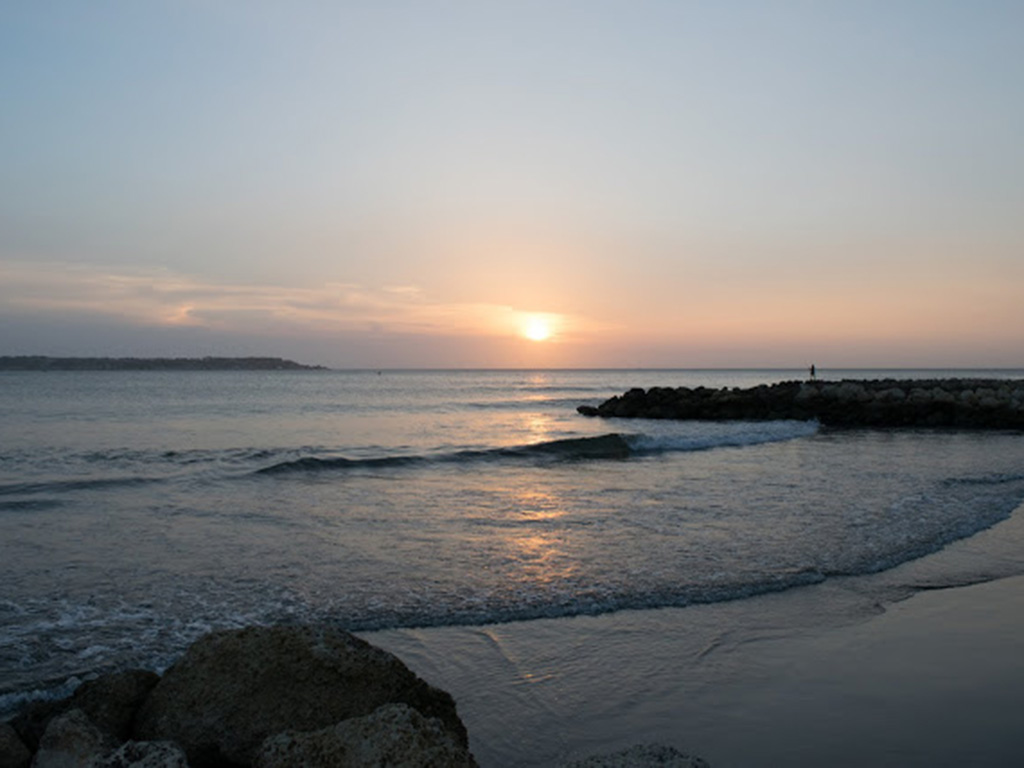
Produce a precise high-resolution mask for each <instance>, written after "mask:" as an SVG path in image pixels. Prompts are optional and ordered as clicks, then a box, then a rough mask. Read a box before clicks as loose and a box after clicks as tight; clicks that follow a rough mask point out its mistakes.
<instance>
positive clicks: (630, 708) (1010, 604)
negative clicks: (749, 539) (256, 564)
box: [364, 509, 1024, 768]
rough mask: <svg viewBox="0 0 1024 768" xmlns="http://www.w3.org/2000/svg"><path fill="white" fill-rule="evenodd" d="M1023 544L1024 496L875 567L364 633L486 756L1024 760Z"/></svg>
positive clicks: (522, 762)
mask: <svg viewBox="0 0 1024 768" xmlns="http://www.w3.org/2000/svg"><path fill="white" fill-rule="evenodd" d="M1022 541H1024V514H1022V510H1021V509H1018V511H1017V513H1016V514H1015V515H1014V517H1013V518H1011V519H1010V520H1008V521H1006V522H1004V523H1001V524H1000V525H998V526H995V527H994V528H992V529H990V530H988V531H985V532H983V533H981V534H979V535H977V536H975V537H972V539H968V540H966V541H963V542H958V543H956V544H954V545H952V546H950V547H947V548H946V549H945V550H943V551H942V552H940V553H937V554H935V555H932V556H930V557H927V558H923V559H922V560H919V561H915V562H913V563H908V564H906V565H904V566H902V567H900V568H897V569H894V570H892V571H888V572H885V573H883V574H877V575H875V576H870V577H861V578H856V579H854V578H851V579H841V578H837V579H830V580H828V581H827V582H825V583H823V584H820V585H816V586H812V587H805V588H799V589H793V590H789V591H787V592H784V593H778V594H772V595H764V596H761V597H756V598H751V599H747V600H739V601H735V602H730V603H720V604H714V605H698V606H691V607H687V608H672V609H660V610H649V611H624V612H620V613H615V614H610V615H606V616H596V617H575V618H562V619H550V620H547V619H546V620H539V621H532V622H521V623H512V624H502V625H490V626H485V627H445V628H435V629H421V630H393V631H386V632H376V633H367V634H366V635H364V636H365V637H367V638H368V639H370V640H371V641H372V642H374V643H377V644H379V645H382V646H383V647H385V648H387V649H389V650H391V651H392V652H394V653H396V654H398V655H399V656H400V657H401V658H402V659H403V660H404V661H406V663H408V664H409V665H410V666H411V667H412V668H413V669H415V670H416V671H417V672H418V673H419V674H421V675H422V676H424V677H425V678H426V679H428V680H430V681H431V682H433V683H435V684H436V685H439V686H441V687H443V688H445V689H447V690H449V691H450V692H451V693H452V694H453V695H454V696H455V699H456V701H457V702H458V706H459V712H460V714H461V715H462V718H463V720H464V721H465V722H466V725H467V726H468V728H469V732H470V735H471V747H472V749H473V751H474V753H475V754H476V756H477V758H478V759H479V760H480V763H481V765H482V766H484V768H499V766H502V767H503V766H509V767H514V766H554V765H558V764H559V763H560V762H561V761H562V760H565V759H569V758H575V757H582V756H586V755H589V754H592V753H596V752H602V751H609V750H614V749H619V748H622V747H625V746H628V745H630V744H633V743H636V742H649V741H658V742H661V743H667V744H671V745H673V746H675V747H677V748H679V749H681V750H683V751H686V752H690V753H692V754H697V755H700V756H702V757H704V758H705V759H706V760H708V761H709V762H710V763H711V765H712V767H713V768H746V767H748V766H766V765H829V766H840V767H842V766H863V765H872V766H930V767H931V768H936V767H938V768H941V767H942V766H963V765H970V766H993V767H994V766H1006V765H1013V764H1018V763H1019V761H1020V759H1021V756H1022V755H1024V730H1022V729H1021V727H1020V723H1021V717H1022V716H1024V576H1020V575H1016V574H1020V573H1022V572H1024V569H1022V566H1024V561H1022V558H1024V554H1021V553H1024V547H1021V546H1020V544H1021V542H1022ZM971 582H980V583H971ZM950 583H960V584H970V585H969V586H959V587H949V586H948V585H949V584H950ZM940 585H945V586H943V588H934V587H939V586H940ZM904 598H905V599H904Z"/></svg>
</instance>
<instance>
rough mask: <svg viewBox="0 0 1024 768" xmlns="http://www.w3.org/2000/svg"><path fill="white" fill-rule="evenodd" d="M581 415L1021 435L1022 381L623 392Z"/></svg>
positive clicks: (1023, 410)
mask: <svg viewBox="0 0 1024 768" xmlns="http://www.w3.org/2000/svg"><path fill="white" fill-rule="evenodd" d="M576 410H577V411H579V412H580V413H582V414H583V415H584V416H605V417H623V418H648V419H693V420H706V421H725V420H750V421H764V420H775V419H798V420H810V419H817V420H818V421H820V422H821V423H822V424H825V425H828V426H840V427H961V428H969V429H1024V381H1014V380H1005V379H928V380H924V379H911V380H896V379H878V380H874V381H860V380H845V381H804V382H800V381H784V382H781V383H779V384H772V385H767V384H762V385H761V386H758V387H751V388H748V389H742V388H739V387H734V388H732V389H729V388H727V387H723V388H721V389H711V388H707V387H696V388H693V389H691V388H689V387H676V388H672V387H652V388H650V389H647V390H644V389H639V388H637V389H631V390H629V391H628V392H626V393H625V394H623V395H617V396H615V397H612V398H609V399H608V400H606V401H605V402H603V403H601V404H600V405H598V406H591V405H581V406H580V407H579V408H577V409H576Z"/></svg>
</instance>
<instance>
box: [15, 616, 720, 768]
mask: <svg viewBox="0 0 1024 768" xmlns="http://www.w3.org/2000/svg"><path fill="white" fill-rule="evenodd" d="M569 765H571V766H573V767H575V766H581V767H582V766H586V767H587V768H602V767H605V766H607V767H608V768H621V767H622V766H627V765H628V766H631V767H632V768H645V767H646V766H656V765H657V766H679V767H680V768H707V764H706V763H704V762H703V761H702V760H700V759H699V758H691V757H690V756H688V755H685V754H683V753H681V752H678V751H677V750H675V749H674V748H672V747H667V746H663V745H638V746H635V747H631V748H630V749H628V750H626V751H624V752H617V753H613V754H609V755H604V756H595V757H592V758H589V759H587V760H586V761H583V762H575V763H571V764H569ZM190 766H191V767H192V768H213V767H214V766H216V767H217V768H232V767H235V768H247V767H248V766H251V767H252V768H477V762H476V760H475V759H474V758H473V755H472V754H471V753H470V751H469V737H468V734H467V732H466V727H465V725H463V723H462V720H461V719H460V718H459V716H458V714H457V712H456V710H455V702H454V700H453V699H452V697H451V696H450V695H449V694H448V693H446V692H445V691H442V690H440V689H438V688H435V687H433V686H431V685H430V684H428V683H426V682H425V681H423V680H422V679H420V678H419V677H417V676H416V674H415V673H413V672H412V671H411V670H410V669H409V668H408V667H406V666H405V664H403V663H402V662H401V661H400V660H399V659H398V658H396V657H395V656H393V655H392V654H390V653H388V652H387V651H384V650H382V649H380V648H377V647H376V646H373V645H370V644H369V643H367V642H366V641H364V640H361V639H360V638H357V637H355V636H354V635H351V634H349V633H348V632H345V631H343V630H341V629H337V628H335V627H331V626H324V625H316V626H309V625H296V626H277V627H249V628H246V629H239V630H222V631H216V632H211V633H210V634H208V635H205V636H204V637H202V638H200V639H199V640H198V641H196V642H195V643H194V644H193V645H192V646H191V647H190V648H189V649H188V650H187V651H186V652H185V654H184V655H183V656H182V657H181V659H179V660H178V661H177V662H176V663H175V664H174V665H173V666H171V667H170V668H169V669H168V670H167V671H166V672H165V674H164V675H163V676H162V677H161V676H160V675H157V674H156V673H155V672H150V671H146V670H127V671H123V672H116V673H111V674H107V675H103V676H101V677H99V678H96V679H95V680H90V681H88V682H85V683H82V684H81V685H80V686H79V687H78V689H77V690H76V691H75V692H74V693H73V694H72V695H71V696H70V697H68V698H66V699H62V700H59V701H43V700H37V701H34V702H31V703H30V704H28V705H27V706H26V707H25V708H24V709H23V710H22V711H21V713H20V714H18V715H17V716H16V717H15V718H14V719H13V720H11V721H9V722H6V723H3V722H0V768H189V767H190ZM567 768H569V766H568V765H567Z"/></svg>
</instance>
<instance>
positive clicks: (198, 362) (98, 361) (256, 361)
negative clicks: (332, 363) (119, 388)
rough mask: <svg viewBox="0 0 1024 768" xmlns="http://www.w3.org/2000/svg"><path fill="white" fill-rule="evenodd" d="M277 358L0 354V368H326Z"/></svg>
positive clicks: (3, 369)
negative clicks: (14, 355) (13, 355)
mask: <svg viewBox="0 0 1024 768" xmlns="http://www.w3.org/2000/svg"><path fill="white" fill-rule="evenodd" d="M326 370H327V368H325V367H324V366H322V365H302V364H301V363H296V362H295V361H294V360H285V359H284V358H281V357H46V356H44V355H25V356H20V357H0V371H326Z"/></svg>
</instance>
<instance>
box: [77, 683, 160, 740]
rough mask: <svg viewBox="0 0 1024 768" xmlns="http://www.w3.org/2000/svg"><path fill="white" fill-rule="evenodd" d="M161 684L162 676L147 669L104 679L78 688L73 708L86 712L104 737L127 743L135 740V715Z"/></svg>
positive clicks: (83, 684)
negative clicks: (105, 735) (133, 730)
mask: <svg viewBox="0 0 1024 768" xmlns="http://www.w3.org/2000/svg"><path fill="white" fill-rule="evenodd" d="M159 681H160V676H159V675H158V674H156V673H155V672H150V671H148V670H144V669H129V670H126V671H124V672H116V673H113V674H109V675H103V676H102V677H98V678H96V679H95V680H88V681H86V682H84V683H82V684H81V685H80V686H78V688H76V689H75V692H74V694H72V696H71V702H70V704H71V707H73V708H77V709H80V710H82V711H83V712H85V714H86V715H88V717H89V719H90V720H91V721H92V723H93V725H95V726H96V727H97V728H99V729H100V730H101V731H102V732H103V733H104V734H107V735H109V736H111V737H113V738H114V739H115V740H117V741H118V742H122V741H126V740H127V739H129V738H130V737H131V733H132V725H133V720H134V718H135V712H136V711H137V710H138V709H139V707H140V706H141V705H142V702H143V701H144V700H145V699H146V696H147V695H149V692H150V691H151V690H153V688H154V687H155V686H156V684H157V683H158V682H159Z"/></svg>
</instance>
